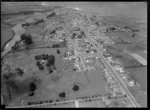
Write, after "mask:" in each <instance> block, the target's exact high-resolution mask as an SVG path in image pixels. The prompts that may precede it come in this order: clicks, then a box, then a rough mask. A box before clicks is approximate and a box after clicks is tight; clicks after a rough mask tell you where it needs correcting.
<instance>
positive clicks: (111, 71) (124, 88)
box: [84, 30, 140, 107]
mask: <svg viewBox="0 0 150 110" xmlns="http://www.w3.org/2000/svg"><path fill="white" fill-rule="evenodd" d="M84 32H85V33H86V36H87V39H88V40H89V42H90V43H91V44H93V46H94V47H95V48H96V49H97V52H98V56H99V57H100V58H101V59H102V61H103V63H104V64H105V66H106V67H107V69H108V70H109V72H110V74H111V75H112V77H114V78H115V80H116V81H117V82H118V84H119V86H120V87H121V88H122V89H123V90H124V91H125V93H126V95H127V96H128V98H129V99H130V100H131V102H132V104H133V105H134V106H135V107H140V105H139V104H138V103H137V101H136V99H135V98H134V97H133V95H132V94H131V93H130V91H129V90H128V88H127V86H126V84H125V83H124V82H123V80H122V79H121V78H120V76H119V75H118V73H116V72H115V70H114V69H113V68H112V66H111V65H110V64H109V63H108V61H107V60H106V59H105V58H104V56H103V55H102V53H101V52H100V51H99V49H98V47H97V46H96V45H98V46H99V44H98V43H97V42H96V41H95V40H93V39H92V38H90V37H89V36H88V33H87V30H85V31H84Z"/></svg>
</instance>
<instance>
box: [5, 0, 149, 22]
mask: <svg viewBox="0 0 150 110" xmlns="http://www.w3.org/2000/svg"><path fill="white" fill-rule="evenodd" d="M4 5H5V6H7V7H9V6H12V5H15V6H19V5H27V6H30V5H45V6H56V5H57V6H64V7H69V8H78V9H82V10H85V11H89V12H96V13H101V14H103V15H116V14H119V15H120V14H122V15H125V16H127V17H138V18H139V19H141V20H147V3H146V2H17V3H16V2H13V3H12V2H10V3H8V2H7V3H4V2H3V4H2V6H4Z"/></svg>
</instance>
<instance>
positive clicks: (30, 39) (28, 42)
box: [20, 34, 33, 44]
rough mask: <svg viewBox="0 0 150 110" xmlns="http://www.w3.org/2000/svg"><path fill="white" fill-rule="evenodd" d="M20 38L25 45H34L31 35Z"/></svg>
mask: <svg viewBox="0 0 150 110" xmlns="http://www.w3.org/2000/svg"><path fill="white" fill-rule="evenodd" d="M20 38H21V40H22V41H23V43H25V44H32V43H33V41H32V38H31V35H29V34H22V35H21V36H20Z"/></svg>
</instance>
